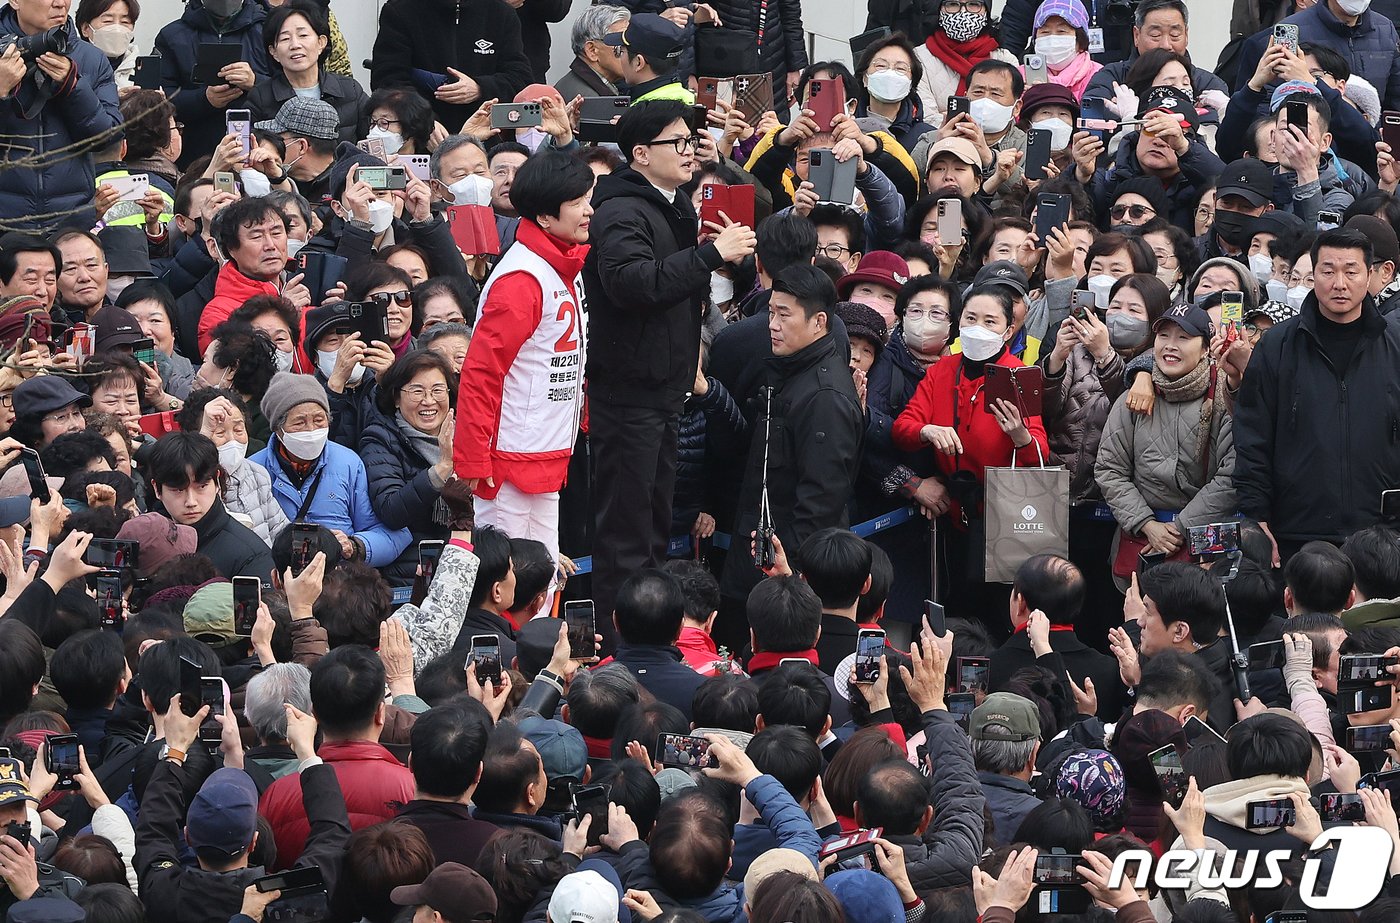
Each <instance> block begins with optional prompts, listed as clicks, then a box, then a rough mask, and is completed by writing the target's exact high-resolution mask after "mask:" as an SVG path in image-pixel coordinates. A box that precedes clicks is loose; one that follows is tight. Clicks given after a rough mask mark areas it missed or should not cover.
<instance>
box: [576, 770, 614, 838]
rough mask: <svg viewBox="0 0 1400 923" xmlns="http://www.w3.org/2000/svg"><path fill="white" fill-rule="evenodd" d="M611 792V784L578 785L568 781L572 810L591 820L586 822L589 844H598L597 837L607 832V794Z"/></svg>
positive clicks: (579, 815)
mask: <svg viewBox="0 0 1400 923" xmlns="http://www.w3.org/2000/svg"><path fill="white" fill-rule="evenodd" d="M611 793H612V786H611V785H579V784H577V783H575V782H570V783H569V800H570V801H571V802H573V806H574V812H575V813H576V814H577V815H578V817H579V820H582V819H583V818H584V816H585V815H587V816H588V817H591V818H592V820H591V821H589V824H588V843H589V845H590V846H596V845H598V842H599V838H600V837H602V836H603V834H605V833H607V832H608V804H609V800H610V799H609V798H608V796H609V795H610V794H611Z"/></svg>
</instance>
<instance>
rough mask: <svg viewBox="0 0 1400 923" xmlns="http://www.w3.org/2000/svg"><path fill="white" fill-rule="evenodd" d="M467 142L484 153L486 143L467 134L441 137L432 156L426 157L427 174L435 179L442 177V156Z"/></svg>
mask: <svg viewBox="0 0 1400 923" xmlns="http://www.w3.org/2000/svg"><path fill="white" fill-rule="evenodd" d="M468 144H472V145H475V146H476V148H477V150H479V151H481V153H482V154H483V155H484V154H485V153H486V145H484V144H482V143H481V142H480V141H478V140H476V139H475V138H473V137H470V136H468V135H448V136H447V137H446V138H443V139H442V143H441V144H439V145H438V146H437V150H435V151H433V156H432V157H430V158H429V159H428V175H429V176H431V177H432V178H433V179H436V180H440V179H442V158H444V157H446V156H447V155H448V154H450V153H452V152H453V151H455V150H457V149H458V148H459V147H464V146H466V145H468Z"/></svg>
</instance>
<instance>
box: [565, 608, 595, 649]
mask: <svg viewBox="0 0 1400 923" xmlns="http://www.w3.org/2000/svg"><path fill="white" fill-rule="evenodd" d="M564 624H565V625H567V626H568V629H567V630H568V632H569V659H570V660H577V661H578V662H580V663H596V662H597V661H598V652H597V650H596V649H595V648H594V641H593V636H594V635H595V634H597V633H598V623H597V621H596V619H595V618H594V613H593V600H591V599H573V600H569V601H568V602H566V603H564Z"/></svg>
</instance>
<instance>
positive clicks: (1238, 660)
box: [1220, 551, 1250, 702]
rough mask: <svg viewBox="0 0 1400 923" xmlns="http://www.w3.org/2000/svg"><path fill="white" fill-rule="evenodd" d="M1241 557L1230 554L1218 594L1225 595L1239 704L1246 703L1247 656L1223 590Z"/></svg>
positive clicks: (1228, 600) (1231, 577) (1238, 567)
mask: <svg viewBox="0 0 1400 923" xmlns="http://www.w3.org/2000/svg"><path fill="white" fill-rule="evenodd" d="M1243 556H1244V555H1243V552H1240V551H1232V552H1230V554H1229V559H1230V570H1229V572H1228V573H1226V574H1225V576H1223V577H1221V578H1220V592H1221V593H1223V594H1224V595H1225V627H1226V628H1227V629H1228V630H1229V632H1230V668H1231V669H1232V670H1233V671H1234V674H1235V691H1236V692H1238V693H1239V696H1240V701H1241V702H1248V701H1249V699H1250V693H1249V656H1248V655H1247V654H1246V653H1244V652H1243V651H1241V650H1240V638H1239V635H1237V634H1236V633H1235V617H1234V615H1233V614H1231V612H1230V594H1229V593H1228V592H1226V589H1225V588H1226V587H1227V586H1228V585H1229V583H1230V581H1231V580H1234V579H1235V576H1236V575H1237V574H1238V573H1239V572H1240V559H1241V558H1242V557H1243Z"/></svg>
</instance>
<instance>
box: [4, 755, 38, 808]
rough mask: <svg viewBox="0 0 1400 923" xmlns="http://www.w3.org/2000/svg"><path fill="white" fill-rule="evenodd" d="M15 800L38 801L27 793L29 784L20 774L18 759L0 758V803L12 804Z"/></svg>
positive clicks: (36, 802)
mask: <svg viewBox="0 0 1400 923" xmlns="http://www.w3.org/2000/svg"><path fill="white" fill-rule="evenodd" d="M16 801H32V802H34V803H35V804H38V803H39V799H38V798H35V797H34V796H33V795H31V794H29V786H28V785H26V784H25V782H24V777H23V776H21V775H20V765H19V760H13V759H9V758H5V759H0V805H6V804H14V803H15V802H16Z"/></svg>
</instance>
